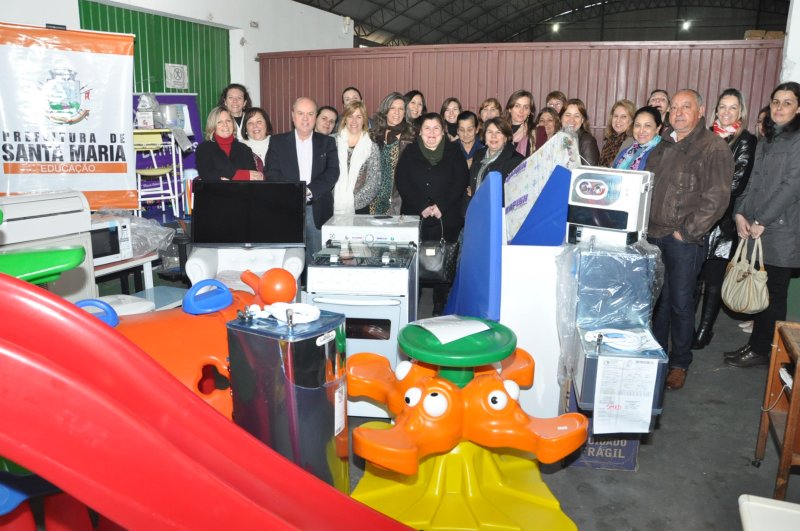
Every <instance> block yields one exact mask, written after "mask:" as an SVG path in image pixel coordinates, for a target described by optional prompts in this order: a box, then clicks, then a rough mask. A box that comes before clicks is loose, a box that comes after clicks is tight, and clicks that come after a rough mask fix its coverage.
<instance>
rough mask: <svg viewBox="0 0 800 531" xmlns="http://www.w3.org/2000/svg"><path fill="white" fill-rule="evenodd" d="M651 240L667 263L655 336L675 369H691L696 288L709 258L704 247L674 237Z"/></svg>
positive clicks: (654, 328)
mask: <svg viewBox="0 0 800 531" xmlns="http://www.w3.org/2000/svg"><path fill="white" fill-rule="evenodd" d="M647 240H648V241H649V242H650V243H652V244H653V245H656V246H657V247H658V248H659V249H660V250H661V261H662V262H664V286H663V287H662V288H661V296H659V298H658V301H656V306H655V310H654V311H653V335H654V336H655V337H656V340H657V341H658V342H659V343H660V344H661V347H662V348H663V349H664V350H665V351H666V352H667V353H668V354H669V366H670V367H671V368H673V367H674V368H680V369H688V368H689V365H690V364H691V363H692V349H691V347H692V338H693V337H694V309H695V300H694V299H695V288H696V286H697V275H699V274H700V269H701V268H702V266H703V259H704V257H705V249H704V244H703V243H699V244H698V243H686V242H683V241H680V240H677V239H675V237H673V236H672V235H671V234H670V235H669V236H664V237H663V238H648V239H647ZM670 340H671V341H670ZM670 345H671V347H672V348H671V349H670V348H669V347H670Z"/></svg>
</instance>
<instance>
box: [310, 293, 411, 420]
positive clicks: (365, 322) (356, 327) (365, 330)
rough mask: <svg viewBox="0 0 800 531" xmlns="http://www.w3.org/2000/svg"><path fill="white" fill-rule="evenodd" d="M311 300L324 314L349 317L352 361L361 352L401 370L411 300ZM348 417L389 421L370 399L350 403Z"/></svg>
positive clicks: (358, 297) (347, 297)
mask: <svg viewBox="0 0 800 531" xmlns="http://www.w3.org/2000/svg"><path fill="white" fill-rule="evenodd" d="M310 299H311V302H313V303H314V305H315V306H317V307H318V308H320V309H321V310H328V311H331V312H337V313H343V314H344V315H345V316H346V320H345V330H346V335H347V356H348V357H350V356H351V355H352V354H357V353H359V352H371V353H373V354H380V355H381V356H384V357H385V358H387V359H388V360H389V363H390V364H391V365H392V369H394V368H395V367H396V366H397V361H398V357H399V354H398V347H397V335H398V333H399V332H400V330H399V329H400V327H401V326H403V325H404V324H405V319H403V316H404V314H407V312H408V300H407V299H406V298H405V297H386V296H379V295H332V294H325V295H320V294H312V295H311V296H310ZM403 359H405V358H403ZM347 414H348V415H349V416H354V417H377V418H388V417H389V414H388V413H387V412H386V410H385V409H384V408H383V407H379V406H377V405H375V403H374V402H372V401H368V400H366V399H363V400H350V401H348V402H347Z"/></svg>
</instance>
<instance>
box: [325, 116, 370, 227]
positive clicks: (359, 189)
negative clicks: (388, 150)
mask: <svg viewBox="0 0 800 531" xmlns="http://www.w3.org/2000/svg"><path fill="white" fill-rule="evenodd" d="M336 148H337V150H338V154H339V180H338V181H336V186H334V188H333V214H334V215H345V214H355V213H356V211H357V210H360V209H362V208H365V207H366V206H368V205H369V203H370V201H372V200H373V199H375V195H376V194H377V193H378V186H379V185H380V182H381V162H380V161H381V155H380V151H378V146H376V145H375V143H374V142H373V141H372V140H371V139H370V138H369V134H368V132H367V109H366V108H365V107H364V104H363V103H361V101H351V102H350V103H348V104H347V105H345V107H344V112H343V113H342V119H341V121H340V122H339V132H338V133H337V135H336Z"/></svg>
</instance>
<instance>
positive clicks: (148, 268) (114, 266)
mask: <svg viewBox="0 0 800 531" xmlns="http://www.w3.org/2000/svg"><path fill="white" fill-rule="evenodd" d="M156 260H158V253H157V252H156V251H153V252H152V253H150V254H146V255H144V256H137V257H135V258H129V259H127V260H121V261H119V262H111V263H110V264H104V265H101V266H97V267H95V268H94V276H95V280H96V279H99V278H102V277H104V276H106V275H111V274H112V273H119V272H120V271H125V270H128V269H135V268H139V267H141V268H142V273H143V276H144V289H151V288H152V287H153V262H155V261H156ZM136 284H137V282H136V281H134V286H136ZM140 289H141V288H140V287H137V289H136V291H139V290H140Z"/></svg>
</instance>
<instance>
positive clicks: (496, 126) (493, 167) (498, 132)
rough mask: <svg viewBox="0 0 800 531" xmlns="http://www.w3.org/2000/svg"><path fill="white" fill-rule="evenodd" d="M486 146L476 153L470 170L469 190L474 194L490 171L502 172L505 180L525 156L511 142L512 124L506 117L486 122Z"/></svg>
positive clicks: (501, 174) (469, 193) (502, 178)
mask: <svg viewBox="0 0 800 531" xmlns="http://www.w3.org/2000/svg"><path fill="white" fill-rule="evenodd" d="M484 134H485V135H486V147H485V148H483V149H481V150H480V151H478V152H477V153H476V154H475V158H474V159H473V161H472V167H471V168H470V170H469V190H468V191H467V194H468V195H469V196H470V197H472V195H473V194H474V193H475V192H476V191H477V190H478V187H479V186H480V185H481V184H482V183H483V180H484V179H485V178H486V176H487V175H489V173H491V172H493V171H496V172H500V179H501V180H504V179H505V178H506V176H507V175H508V174H509V173H511V172H512V171H513V170H514V169H515V168H516V167H517V166H519V165H520V164H521V163H522V162H523V161H524V160H525V157H523V156H522V155H520V154H519V153H518V152H517V151H516V149H515V148H514V144H512V143H511V137H512V133H511V126H510V125H508V122H507V121H505V120H504V119H502V118H500V117H497V118H491V119H489V120H487V121H486V122H485V123H484Z"/></svg>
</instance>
